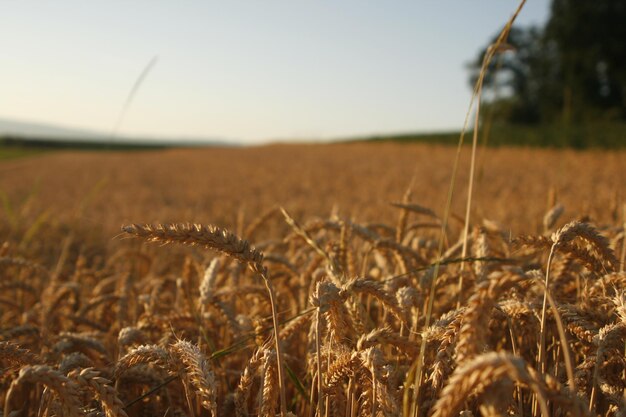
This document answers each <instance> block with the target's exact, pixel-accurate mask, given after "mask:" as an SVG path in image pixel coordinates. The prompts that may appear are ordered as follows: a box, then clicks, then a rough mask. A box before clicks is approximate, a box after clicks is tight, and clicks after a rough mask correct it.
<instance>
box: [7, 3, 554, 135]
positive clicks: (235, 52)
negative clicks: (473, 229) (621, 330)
mask: <svg viewBox="0 0 626 417" xmlns="http://www.w3.org/2000/svg"><path fill="white" fill-rule="evenodd" d="M517 3H518V1H517V0H480V1H479V0H473V1H470V0H421V1H420V0H415V1H402V2H400V1H345V0H342V1H330V0H328V1H315V2H314V1H309V2H301V1H272V0H268V1H232V0H228V1H156V0H150V1H137V0H133V1H113V0H107V1H99V2H94V1H84V0H80V1H64V0H58V1H47V2H41V1H39V2H35V1H28V0H21V1H4V2H2V3H1V4H0V16H2V18H1V21H0V62H1V65H0V117H6V118H15V119H19V120H28V121H37V122H46V123H54V124H58V125H64V126H70V127H78V128H86V129H90V130H99V131H103V132H110V131H111V130H112V128H113V127H114V125H115V123H116V120H117V118H118V115H119V114H120V111H121V109H122V106H123V104H124V101H125V100H126V97H127V95H128V93H129V91H130V89H131V87H132V85H133V83H134V82H135V80H136V79H137V77H138V76H139V74H140V73H141V71H142V69H144V67H145V66H146V65H147V63H148V62H149V61H150V59H151V58H152V57H153V56H155V55H158V57H159V58H158V62H157V64H156V66H155V67H154V68H153V70H152V71H151V72H150V73H149V75H148V76H147V78H146V79H145V80H144V82H143V84H142V85H141V87H140V89H139V90H138V92H137V95H136V96H135V98H134V101H133V102H132V104H131V105H130V108H129V109H128V112H127V113H126V115H125V117H124V120H123V122H122V124H121V126H120V128H119V134H120V135H141V136H151V137H205V138H213V137H215V138H232V139H234V140H242V141H248V142H260V141H266V140H275V139H319V138H335V137H347V136H355V135H366V134H374V133H393V132H409V131H440V130H450V129H456V128H459V127H460V126H461V124H462V122H463V119H464V116H465V111H466V109H467V105H468V101H469V94H470V89H469V87H468V83H467V71H466V69H465V64H466V63H467V62H468V61H469V60H471V59H473V58H474V57H475V56H476V53H477V51H478V50H479V49H480V48H481V47H482V46H484V45H485V44H486V42H487V40H488V39H489V38H490V37H491V36H492V35H493V34H495V33H496V32H497V31H498V30H499V29H500V28H501V27H502V26H503V24H504V23H505V22H506V20H507V19H508V18H509V17H510V15H511V14H512V13H513V11H514V10H515V8H516V7H517ZM548 11H549V0H528V2H527V4H526V6H525V8H524V10H523V11H522V13H521V15H520V17H519V19H518V24H528V23H537V24H542V23H543V22H545V20H546V19H547V16H548Z"/></svg>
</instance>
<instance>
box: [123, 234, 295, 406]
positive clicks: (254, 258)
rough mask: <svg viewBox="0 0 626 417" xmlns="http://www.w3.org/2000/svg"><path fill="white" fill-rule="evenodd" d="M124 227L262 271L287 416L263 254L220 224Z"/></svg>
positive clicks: (150, 238) (275, 321) (273, 301)
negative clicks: (204, 249) (233, 259)
mask: <svg viewBox="0 0 626 417" xmlns="http://www.w3.org/2000/svg"><path fill="white" fill-rule="evenodd" d="M122 230H123V231H124V232H126V233H128V234H130V235H133V236H137V237H141V238H144V239H146V240H147V241H149V242H162V243H181V244H184V245H190V246H202V247H204V248H207V249H213V250H215V251H218V252H221V253H224V254H226V255H228V256H230V257H232V258H235V259H237V260H238V261H239V262H242V263H243V264H245V265H248V267H249V268H250V269H251V270H252V271H254V272H256V273H258V274H259V275H260V276H261V278H263V281H264V283H265V287H266V288H267V292H268V293H269V297H270V305H271V308H272V321H273V324H274V339H275V343H276V362H277V363H276V364H277V367H278V384H279V387H280V410H281V416H282V417H285V416H286V415H287V399H286V394H285V378H284V369H283V365H282V364H283V359H282V350H281V347H280V335H279V331H278V316H277V313H276V296H275V294H276V292H275V291H274V287H273V285H272V282H271V281H270V279H269V278H268V273H267V269H266V268H265V267H264V266H263V254H262V253H261V252H260V251H258V250H256V249H254V248H252V247H251V246H250V244H249V243H248V241H246V240H244V239H240V238H239V237H237V236H236V235H234V234H232V233H230V232H228V231H226V230H224V229H221V228H219V227H217V226H210V225H209V226H204V225H200V224H191V223H179V224H166V225H163V224H156V225H150V224H144V225H138V224H131V225H129V226H124V227H122Z"/></svg>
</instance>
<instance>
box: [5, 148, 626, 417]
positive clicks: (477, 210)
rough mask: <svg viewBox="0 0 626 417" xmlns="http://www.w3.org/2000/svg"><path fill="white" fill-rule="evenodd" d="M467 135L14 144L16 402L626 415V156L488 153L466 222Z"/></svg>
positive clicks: (8, 294) (42, 407) (12, 397)
mask: <svg viewBox="0 0 626 417" xmlns="http://www.w3.org/2000/svg"><path fill="white" fill-rule="evenodd" d="M455 152H456V150H455V149H453V148H448V147H441V146H434V145H415V144H413V145H408V144H407V145H405V144H402V145H400V144H391V143H377V144H374V143H353V144H332V145H331V144H326V145H271V146H261V147H246V148H209V149H181V150H169V151H150V152H130V153H121V152H54V153H47V154H40V155H36V156H32V157H28V158H22V159H15V160H10V161H4V162H2V163H0V191H1V193H0V197H2V202H3V205H2V209H1V210H2V214H1V216H0V233H1V234H0V245H1V246H0V271H1V275H0V277H1V278H0V286H1V288H2V291H0V317H1V318H2V321H1V325H0V370H1V371H2V372H1V374H0V375H1V376H0V409H1V410H2V411H1V413H2V414H3V415H4V416H5V417H7V416H86V415H89V416H99V415H105V416H108V417H111V416H118V417H120V416H196V417H199V416H213V417H215V416H275V415H282V416H288V415H291V416H305V417H308V416H320V417H322V416H341V417H352V416H420V417H425V416H432V417H450V416H459V415H462V416H465V417H468V416H566V415H572V416H622V417H625V416H626V292H625V290H626V273H625V272H624V257H625V253H626V249H625V244H624V240H625V239H624V236H625V223H626V218H625V217H626V205H625V203H626V185H625V182H624V179H625V178H626V167H625V166H624V161H626V152H624V151H587V152H575V151H568V150H538V149H527V148H491V149H486V150H483V151H482V152H481V153H480V154H479V157H478V160H477V171H476V181H475V184H474V187H475V189H474V196H473V198H474V204H473V208H472V211H471V216H470V221H469V234H468V236H467V239H464V234H463V225H464V208H465V201H466V198H467V186H466V183H467V178H468V164H469V162H468V160H469V158H468V156H469V149H463V151H462V155H461V156H462V158H461V164H460V166H459V175H458V180H457V181H456V182H455V191H454V194H453V200H452V204H451V210H450V215H449V221H446V219H445V206H446V195H447V193H448V188H449V184H450V180H451V171H452V161H453V159H454V154H455ZM444 226H445V227H444ZM464 242H465V243H466V248H464Z"/></svg>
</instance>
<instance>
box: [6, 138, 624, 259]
mask: <svg viewBox="0 0 626 417" xmlns="http://www.w3.org/2000/svg"><path fill="white" fill-rule="evenodd" d="M454 153H455V148H453V147H447V146H441V145H428V144H400V143H392V142H389V143H372V142H366V143H343V144H320V145H303V144H300V145H296V144H293V145H271V146H258V147H243V148H238V147H232V148H202V149H170V150H150V151H145V150H144V151H126V152H122V151H84V150H83V151H67V150H63V151H61V150H55V151H48V152H42V153H38V154H36V155H31V156H27V157H26V156H24V157H20V158H14V159H11V160H6V161H3V162H1V163H0V190H2V194H0V196H1V197H2V203H3V206H2V221H1V222H0V227H1V230H2V233H3V234H4V236H6V237H7V238H9V237H10V239H11V240H15V241H17V242H20V241H22V242H23V243H24V248H32V247H33V245H35V246H36V245H50V243H51V242H50V241H48V240H47V239H45V240H43V241H40V240H41V239H39V238H38V236H49V235H48V233H51V232H53V231H55V234H57V233H58V234H63V233H68V232H69V231H72V233H74V234H76V235H81V236H82V234H84V238H85V239H86V240H88V241H90V242H91V243H96V242H99V243H98V246H100V247H106V246H109V245H112V246H115V245H117V244H118V242H116V241H115V240H111V239H112V238H113V237H114V236H116V235H117V234H118V233H119V228H120V226H121V225H122V224H126V223H129V222H176V221H192V222H199V223H212V224H217V225H221V226H222V227H227V228H229V229H231V230H242V229H243V228H244V226H245V225H246V224H249V223H250V222H252V221H253V220H254V219H255V218H257V217H258V216H260V215H261V214H262V213H264V212H266V211H267V210H270V209H272V208H274V207H276V206H278V205H281V206H284V207H286V208H287V209H289V210H290V211H291V212H293V213H294V214H295V215H297V216H298V217H299V218H303V219H305V218H311V217H313V216H320V217H326V216H329V215H330V214H331V213H333V212H334V213H335V214H338V215H341V216H345V217H348V218H353V219H355V220H358V221H361V222H377V221H385V222H391V223H393V222H394V221H395V220H394V219H395V218H396V216H397V214H398V213H397V212H398V210H397V209H396V208H393V207H391V206H390V204H389V203H391V202H396V201H400V200H402V197H403V195H404V193H405V191H406V189H407V188H408V187H409V185H410V183H411V180H412V178H413V177H414V184H413V200H414V201H415V202H416V203H418V204H420V205H423V206H426V207H429V208H431V209H432V210H433V211H435V212H436V213H438V214H439V215H441V214H442V212H443V208H444V206H445V197H446V190H447V187H448V185H449V181H450V175H451V169H452V166H451V161H452V160H453V159H454ZM462 156H463V158H462V163H461V166H460V168H459V178H458V180H457V183H456V187H457V188H456V190H457V191H456V196H457V197H456V198H455V201H454V205H453V219H452V220H451V227H453V228H455V229H458V228H460V226H461V224H462V218H463V213H464V212H463V207H464V199H465V196H466V183H467V175H468V165H469V161H468V158H467V157H468V156H469V148H467V149H465V150H464V151H463V155H462ZM624 161H626V151H616V150H611V151H602V150H594V151H584V152H581V151H575V150H562V149H560V150H557V149H533V148H510V147H499V148H487V149H485V150H484V152H482V153H481V155H480V159H479V161H478V165H477V180H476V185H477V186H476V192H477V194H476V196H475V201H476V204H475V206H474V212H473V216H475V217H476V218H486V219H490V220H493V221H496V222H498V223H500V224H501V225H502V226H503V227H504V228H505V230H510V231H511V233H512V234H514V235H515V234H518V233H520V232H522V231H526V232H530V231H541V224H542V223H541V222H542V218H543V215H544V213H545V212H546V211H547V210H548V208H549V207H551V206H552V205H554V204H555V203H556V202H560V203H562V204H563V205H564V206H565V208H566V212H565V214H564V215H563V220H565V219H570V220H571V219H574V218H579V217H580V216H589V219H593V220H594V221H598V222H601V223H602V222H607V223H610V222H615V221H618V220H619V218H620V216H621V214H620V207H621V204H623V203H624V201H625V198H626V184H625V183H624V178H626V166H625V164H624ZM81 238H83V237H81ZM38 241H39V242H38ZM37 242H38V243H37ZM51 246H52V247H55V248H56V249H55V250H59V248H58V247H56V245H51Z"/></svg>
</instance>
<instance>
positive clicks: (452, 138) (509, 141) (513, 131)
mask: <svg viewBox="0 0 626 417" xmlns="http://www.w3.org/2000/svg"><path fill="white" fill-rule="evenodd" d="M459 135H460V132H447V133H427V134H420V133H406V134H398V135H380V136H370V137H364V138H358V139H355V141H358V142H361V141H365V142H368V141H371V142H398V143H437V144H444V145H456V144H457V143H458V142H459ZM471 140H472V131H468V132H467V133H466V134H465V140H464V142H465V143H470V142H471ZM485 140H486V143H487V144H488V145H489V146H504V145H513V146H532V147H552V148H574V149H587V148H608V149H616V148H624V147H626V123H617V122H616V123H600V122H597V123H588V124H580V125H567V126H566V125H556V124H553V125H541V126H523V125H511V124H504V123H494V124H493V125H492V126H491V127H490V129H489V132H488V136H487V137H485V131H484V129H481V131H480V132H479V141H480V143H484V142H485Z"/></svg>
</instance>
